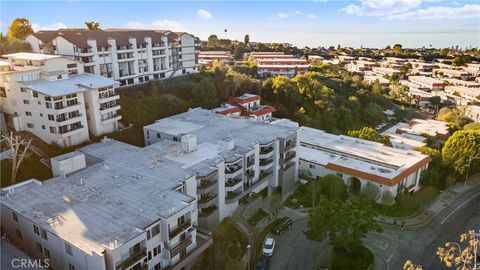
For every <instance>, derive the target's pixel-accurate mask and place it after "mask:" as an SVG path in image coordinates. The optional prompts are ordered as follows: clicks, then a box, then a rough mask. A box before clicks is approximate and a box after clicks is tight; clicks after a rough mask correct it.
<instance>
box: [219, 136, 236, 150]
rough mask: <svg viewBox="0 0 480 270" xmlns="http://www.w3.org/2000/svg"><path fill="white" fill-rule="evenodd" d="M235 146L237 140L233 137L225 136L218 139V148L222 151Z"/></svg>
mask: <svg viewBox="0 0 480 270" xmlns="http://www.w3.org/2000/svg"><path fill="white" fill-rule="evenodd" d="M234 147H235V142H234V141H233V139H232V138H224V139H221V140H219V141H218V148H219V149H220V151H228V150H232V149H233V148H234Z"/></svg>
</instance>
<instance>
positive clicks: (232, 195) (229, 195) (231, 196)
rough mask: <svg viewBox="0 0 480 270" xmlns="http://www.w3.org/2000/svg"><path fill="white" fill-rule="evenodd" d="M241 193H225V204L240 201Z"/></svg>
mask: <svg viewBox="0 0 480 270" xmlns="http://www.w3.org/2000/svg"><path fill="white" fill-rule="evenodd" d="M241 194H242V192H227V196H225V203H234V202H236V201H238V200H239V199H240V195H241Z"/></svg>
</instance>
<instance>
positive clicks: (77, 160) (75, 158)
mask: <svg viewBox="0 0 480 270" xmlns="http://www.w3.org/2000/svg"><path fill="white" fill-rule="evenodd" d="M50 163H51V164H52V174H53V176H54V177H57V176H63V177H66V176H67V175H68V174H70V173H73V172H76V171H78V170H81V169H83V168H85V167H86V166H87V165H86V162H85V155H84V154H83V153H81V152H72V153H68V154H65V155H61V156H58V157H54V158H52V159H50Z"/></svg>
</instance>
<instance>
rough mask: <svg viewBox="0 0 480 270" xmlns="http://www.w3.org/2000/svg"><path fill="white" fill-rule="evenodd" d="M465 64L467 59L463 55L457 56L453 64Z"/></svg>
mask: <svg viewBox="0 0 480 270" xmlns="http://www.w3.org/2000/svg"><path fill="white" fill-rule="evenodd" d="M463 65H465V59H464V58H463V57H461V56H457V57H455V58H453V60H452V66H456V67H458V66H463Z"/></svg>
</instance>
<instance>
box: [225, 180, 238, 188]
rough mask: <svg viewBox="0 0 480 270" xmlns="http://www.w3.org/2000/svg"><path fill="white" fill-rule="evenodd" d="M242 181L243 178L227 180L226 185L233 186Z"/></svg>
mask: <svg viewBox="0 0 480 270" xmlns="http://www.w3.org/2000/svg"><path fill="white" fill-rule="evenodd" d="M241 181H242V179H232V180H231V181H230V180H229V181H226V182H225V186H226V187H233V186H236V185H237V184H238V183H240V182H241Z"/></svg>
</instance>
